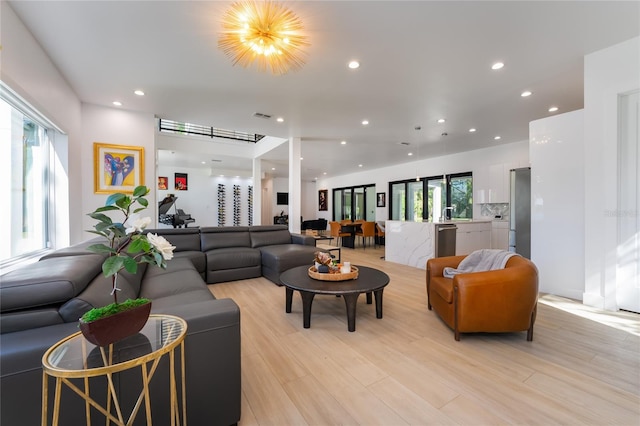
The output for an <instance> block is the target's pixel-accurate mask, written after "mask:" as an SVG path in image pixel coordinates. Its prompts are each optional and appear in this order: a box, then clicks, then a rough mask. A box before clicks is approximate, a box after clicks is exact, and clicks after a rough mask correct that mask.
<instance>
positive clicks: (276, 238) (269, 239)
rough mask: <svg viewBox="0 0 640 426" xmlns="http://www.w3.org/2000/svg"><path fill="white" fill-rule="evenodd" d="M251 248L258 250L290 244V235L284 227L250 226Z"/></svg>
mask: <svg viewBox="0 0 640 426" xmlns="http://www.w3.org/2000/svg"><path fill="white" fill-rule="evenodd" d="M249 233H250V234H251V247H253V248H260V247H264V246H270V245H276V244H291V234H290V233H289V228H287V227H286V226H285V225H272V226H251V227H249Z"/></svg>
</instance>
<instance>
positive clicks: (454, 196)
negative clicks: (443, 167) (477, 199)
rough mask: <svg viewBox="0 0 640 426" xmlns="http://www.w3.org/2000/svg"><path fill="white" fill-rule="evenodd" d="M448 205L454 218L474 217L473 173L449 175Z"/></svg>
mask: <svg viewBox="0 0 640 426" xmlns="http://www.w3.org/2000/svg"><path fill="white" fill-rule="evenodd" d="M447 207H452V208H453V210H452V212H451V218H452V219H473V177H472V176H471V173H460V174H455V175H448V176H447Z"/></svg>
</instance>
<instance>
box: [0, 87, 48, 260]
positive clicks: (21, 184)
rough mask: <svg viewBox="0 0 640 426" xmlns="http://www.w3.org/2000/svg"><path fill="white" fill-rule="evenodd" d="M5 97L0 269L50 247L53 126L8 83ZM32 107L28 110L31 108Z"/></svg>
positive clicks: (0, 121) (0, 112) (1, 109)
mask: <svg viewBox="0 0 640 426" xmlns="http://www.w3.org/2000/svg"><path fill="white" fill-rule="evenodd" d="M2 88H3V90H2V95H1V96H0V134H1V137H0V139H1V140H2V143H1V144H0V156H1V157H2V158H3V159H4V165H3V167H2V168H0V179H1V181H2V182H4V183H5V190H8V193H6V192H5V194H4V196H3V205H2V208H1V209H0V222H1V223H2V224H3V225H2V226H3V232H2V234H3V238H2V244H1V245H0V247H1V248H0V267H1V266H3V265H8V264H10V263H11V262H12V261H14V260H16V259H19V258H22V257H27V256H29V255H31V254H34V253H37V252H38V251H40V250H42V249H45V248H47V247H48V245H49V242H50V238H49V226H48V224H49V219H50V218H49V208H48V206H49V201H50V200H49V182H50V179H49V171H50V169H51V167H50V164H51V159H50V158H51V155H50V154H51V151H52V149H51V144H50V141H49V137H48V133H49V130H48V129H47V128H46V127H45V125H44V124H43V123H42V122H40V121H39V120H36V119H35V118H34V116H36V114H30V113H29V112H28V111H29V110H30V108H29V107H28V106H27V105H25V106H24V108H18V107H19V106H20V105H18V103H19V102H18V101H17V98H14V97H13V96H11V93H10V92H9V91H8V90H6V86H4V85H3V87H2ZM25 111H26V112H25Z"/></svg>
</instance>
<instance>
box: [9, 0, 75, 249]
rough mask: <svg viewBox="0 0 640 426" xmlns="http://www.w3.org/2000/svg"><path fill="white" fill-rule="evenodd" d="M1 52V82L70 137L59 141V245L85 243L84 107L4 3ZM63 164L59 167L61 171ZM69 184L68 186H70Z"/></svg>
mask: <svg viewBox="0 0 640 426" xmlns="http://www.w3.org/2000/svg"><path fill="white" fill-rule="evenodd" d="M0 19H1V21H0V28H1V29H2V53H1V56H0V58H1V60H2V64H1V66H0V79H2V81H4V82H5V83H6V84H7V85H9V86H10V87H11V88H12V89H13V90H14V91H15V92H16V93H18V94H19V95H20V96H22V97H23V98H25V99H26V100H27V101H28V102H29V103H30V104H31V105H32V106H33V107H34V108H35V109H37V110H38V111H39V112H40V113H42V114H43V115H44V116H46V117H47V118H48V119H49V120H51V121H52V122H53V123H55V124H56V125H57V126H58V127H59V128H60V129H62V131H63V132H64V133H65V134H66V135H67V138H64V137H63V138H58V140H57V141H56V145H57V146H56V148H57V149H58V148H59V150H58V152H57V154H58V155H59V158H58V161H57V165H56V168H57V170H56V173H58V171H59V172H60V175H56V176H55V180H56V182H63V183H64V184H65V185H61V186H60V187H58V188H56V205H55V209H56V212H55V214H56V218H57V225H56V231H55V232H56V233H58V234H59V235H58V237H57V238H56V241H55V242H56V244H58V245H59V246H64V245H66V244H67V243H68V242H69V241H70V242H71V243H74V242H77V241H80V240H82V239H83V234H84V232H83V228H82V226H81V223H82V216H83V214H84V213H83V211H82V196H80V195H79V194H81V193H82V184H83V180H84V179H81V178H79V177H80V176H82V172H81V165H82V162H83V161H84V159H83V157H82V153H81V145H82V138H81V106H80V100H79V98H78V96H77V95H76V94H75V92H74V91H73V89H72V88H71V87H70V86H69V84H68V83H67V82H66V80H65V79H64V77H63V76H62V74H61V73H60V72H59V71H58V69H57V68H56V66H55V65H54V64H53V62H51V60H50V59H49V56H48V55H47V53H46V52H45V51H44V50H43V49H42V47H41V46H40V44H39V43H38V42H37V41H36V40H35V39H34V37H33V36H32V34H31V33H30V32H29V31H28V30H27V29H26V27H25V26H24V24H23V23H22V21H20V19H19V18H18V17H17V15H16V14H15V12H14V11H13V9H11V6H9V4H8V3H7V2H6V1H4V0H3V1H1V2H0ZM58 166H59V168H58ZM67 182H68V186H66V183H67Z"/></svg>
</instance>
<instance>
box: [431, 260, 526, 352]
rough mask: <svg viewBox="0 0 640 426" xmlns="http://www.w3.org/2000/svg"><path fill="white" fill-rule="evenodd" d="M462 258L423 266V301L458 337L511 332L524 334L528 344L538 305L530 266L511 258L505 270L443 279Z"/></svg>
mask: <svg viewBox="0 0 640 426" xmlns="http://www.w3.org/2000/svg"><path fill="white" fill-rule="evenodd" d="M465 257H466V256H449V257H438V258H434V259H429V260H428V261H427V300H428V302H427V303H428V307H429V310H432V309H433V310H434V311H436V313H437V314H438V315H439V316H440V317H441V318H442V320H443V321H444V322H445V323H446V324H447V325H448V326H449V327H451V328H452V329H453V332H454V338H455V339H456V340H460V333H474V332H491V333H501V332H512V331H524V330H527V340H528V341H531V340H533V324H534V322H535V320H536V308H537V302H538V269H537V268H536V266H535V265H534V264H533V262H531V261H530V260H528V259H526V258H524V257H521V256H513V257H511V258H510V259H509V260H508V261H507V264H506V266H505V268H504V269H497V270H492V271H484V272H473V273H466V274H458V275H454V277H453V278H445V277H444V275H443V271H444V268H445V267H447V266H449V267H452V268H457V267H458V264H460V262H461V261H462V259H464V258H465Z"/></svg>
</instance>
